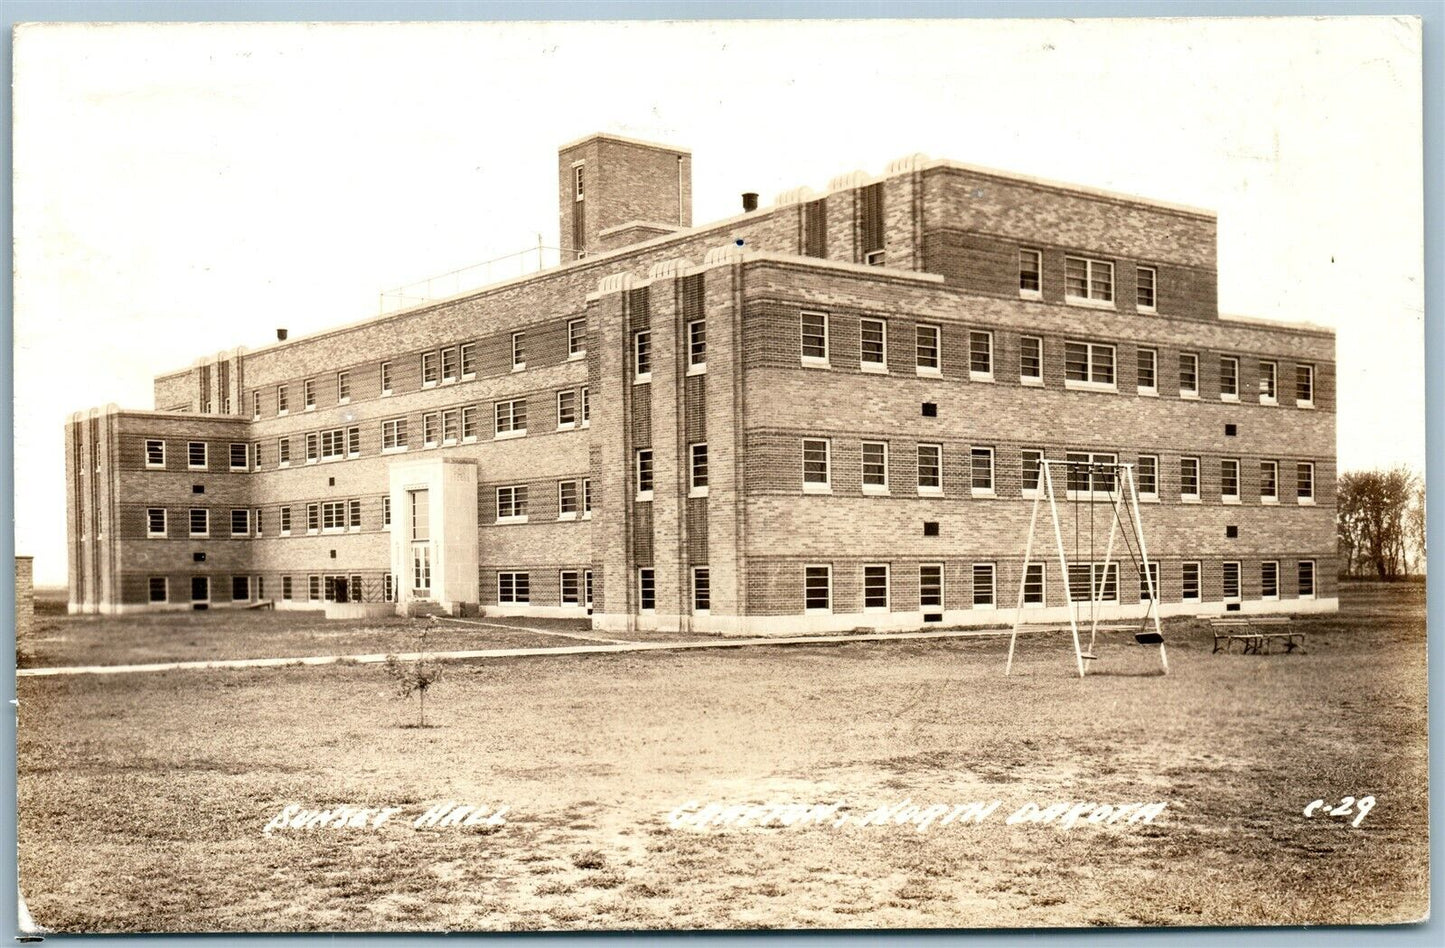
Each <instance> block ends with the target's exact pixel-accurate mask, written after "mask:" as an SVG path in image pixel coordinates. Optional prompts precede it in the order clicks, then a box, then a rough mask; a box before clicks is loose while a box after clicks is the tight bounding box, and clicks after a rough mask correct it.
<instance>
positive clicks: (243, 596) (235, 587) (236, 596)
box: [231, 576, 251, 602]
mask: <svg viewBox="0 0 1445 948" xmlns="http://www.w3.org/2000/svg"><path fill="white" fill-rule="evenodd" d="M250 598H251V579H250V577H249V576H232V577H231V601H232V602H245V601H246V600H248V599H250Z"/></svg>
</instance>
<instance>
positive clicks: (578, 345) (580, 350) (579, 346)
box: [567, 319, 587, 359]
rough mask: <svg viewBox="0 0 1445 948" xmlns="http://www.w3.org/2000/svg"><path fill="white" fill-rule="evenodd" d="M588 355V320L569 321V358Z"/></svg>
mask: <svg viewBox="0 0 1445 948" xmlns="http://www.w3.org/2000/svg"><path fill="white" fill-rule="evenodd" d="M585 355H587V320H585V319H569V320H568V321H567V358H569V359H580V358H582V357H583V356H585Z"/></svg>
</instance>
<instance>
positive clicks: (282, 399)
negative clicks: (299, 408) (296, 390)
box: [276, 385, 291, 416]
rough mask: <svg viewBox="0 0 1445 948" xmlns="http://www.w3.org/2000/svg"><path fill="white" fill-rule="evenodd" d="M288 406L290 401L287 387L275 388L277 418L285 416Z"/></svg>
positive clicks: (279, 386)
mask: <svg viewBox="0 0 1445 948" xmlns="http://www.w3.org/2000/svg"><path fill="white" fill-rule="evenodd" d="M290 404H291V400H290V391H289V386H286V385H278V386H276V414H277V415H278V416H280V415H284V414H286V412H287V411H288V410H289V409H290Z"/></svg>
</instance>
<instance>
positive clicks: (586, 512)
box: [581, 477, 592, 520]
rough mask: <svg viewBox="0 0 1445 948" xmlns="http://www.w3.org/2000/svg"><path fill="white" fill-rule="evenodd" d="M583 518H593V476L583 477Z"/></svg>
mask: <svg viewBox="0 0 1445 948" xmlns="http://www.w3.org/2000/svg"><path fill="white" fill-rule="evenodd" d="M581 519H583V520H591V519H592V478H590V477H584V478H582V517H581Z"/></svg>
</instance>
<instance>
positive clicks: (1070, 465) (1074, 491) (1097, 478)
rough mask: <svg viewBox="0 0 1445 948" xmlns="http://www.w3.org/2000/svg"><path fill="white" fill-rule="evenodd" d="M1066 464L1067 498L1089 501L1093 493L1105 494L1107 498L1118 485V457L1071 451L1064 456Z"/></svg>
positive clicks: (1107, 454) (1100, 453) (1102, 453)
mask: <svg viewBox="0 0 1445 948" xmlns="http://www.w3.org/2000/svg"><path fill="white" fill-rule="evenodd" d="M1064 463H1065V465H1066V472H1067V474H1066V481H1065V492H1066V493H1065V496H1066V497H1068V499H1070V500H1075V499H1078V498H1086V499H1087V498H1088V497H1089V495H1090V494H1091V493H1093V494H1103V495H1105V498H1107V496H1108V495H1110V494H1112V493H1113V492H1114V489H1115V487H1116V486H1117V485H1118V476H1119V471H1118V464H1119V458H1118V455H1114V454H1109V453H1106V452H1094V453H1090V452H1086V451H1070V452H1068V453H1067V454H1065V455H1064ZM1105 498H1098V499H1105Z"/></svg>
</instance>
